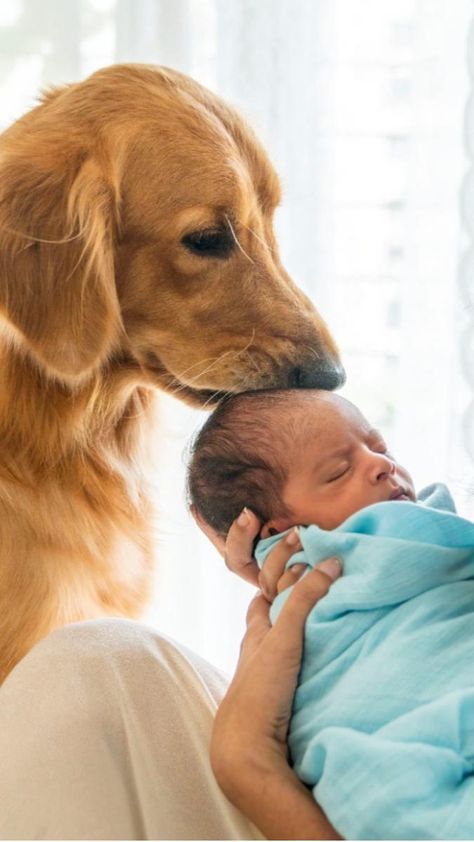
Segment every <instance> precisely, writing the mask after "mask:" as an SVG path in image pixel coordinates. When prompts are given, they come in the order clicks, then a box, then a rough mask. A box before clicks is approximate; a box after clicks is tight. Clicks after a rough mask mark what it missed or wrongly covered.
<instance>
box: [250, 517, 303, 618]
mask: <svg viewBox="0 0 474 842" xmlns="http://www.w3.org/2000/svg"><path fill="white" fill-rule="evenodd" d="M301 549H302V546H301V542H300V538H299V535H298V529H297V527H294V528H293V529H292V530H291V531H290V532H289V533H288V534H287V535H285V537H284V538H282V539H281V541H278V543H277V544H275V546H274V547H273V549H272V550H271V551H270V552H269V553H268V556H267V558H266V559H265V564H264V566H263V570H261V571H260V576H259V578H258V584H259V586H260V588H261V590H262V591H263V593H264V594H265V596H266V598H267V599H268V601H269V602H273V600H274V599H275V597H276V595H277V593H278V587H277V585H278V582H279V580H280V579H281V577H282V576H283V573H284V572H285V567H286V564H287V561H288V559H290V558H291V556H292V555H293V554H294V553H297V552H299V550H301Z"/></svg>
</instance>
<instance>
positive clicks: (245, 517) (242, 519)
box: [237, 508, 250, 526]
mask: <svg viewBox="0 0 474 842" xmlns="http://www.w3.org/2000/svg"><path fill="white" fill-rule="evenodd" d="M237 523H238V524H239V526H248V524H249V523H250V518H249V513H248V511H247V509H246V508H244V509H242V511H241V513H240V515H239V516H238V518H237Z"/></svg>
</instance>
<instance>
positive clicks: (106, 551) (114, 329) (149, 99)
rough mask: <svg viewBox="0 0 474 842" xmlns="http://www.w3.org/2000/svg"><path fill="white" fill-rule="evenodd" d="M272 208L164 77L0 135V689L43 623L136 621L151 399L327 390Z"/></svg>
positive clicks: (200, 92)
mask: <svg viewBox="0 0 474 842" xmlns="http://www.w3.org/2000/svg"><path fill="white" fill-rule="evenodd" d="M279 201H280V189H279V185H278V179H277V176H276V174H275V172H274V170H273V169H272V167H271V165H270V163H269V161H268V159H267V157H266V155H265V152H264V151H263V149H262V147H261V146H260V144H259V143H258V141H257V139H256V138H255V136H254V135H253V133H252V131H251V130H250V129H249V127H248V126H246V125H245V123H244V122H243V121H242V119H241V118H240V117H239V116H238V115H237V114H236V113H235V112H234V110H233V109H231V108H230V107H229V106H227V105H226V104H225V103H224V102H222V101H221V100H220V99H219V98H218V97H217V96H214V95H213V94H211V93H210V92H209V91H207V90H205V89H204V88H202V87H201V86H200V85H199V84H197V83H196V82H194V81H193V80H191V79H189V78H187V77H186V76H184V75H182V74H180V73H177V72H175V71H173V70H168V69H166V68H159V67H152V66H146V65H132V64H130V65H117V66H113V67H109V68H105V69H103V70H100V71H98V72H97V73H94V74H93V75H92V76H91V77H90V78H88V79H86V80H85V81H84V82H80V83H78V84H71V85H66V86H64V87H59V88H55V89H52V90H50V91H48V92H47V93H46V94H45V95H44V96H43V97H42V99H41V101H40V104H39V105H38V106H37V107H36V108H34V109H33V110H32V111H30V112H29V113H27V114H26V115H25V116H23V117H22V118H21V119H19V120H18V121H17V122H16V123H14V125H12V126H11V127H10V128H8V129H7V130H6V131H5V132H4V133H3V134H2V135H0V358H1V389H0V425H1V435H0V531H1V536H0V681H1V680H3V679H4V678H5V676H6V675H7V674H8V673H9V671H10V670H11V669H12V668H13V667H14V665H15V664H16V663H17V662H18V661H19V660H20V659H21V658H22V657H23V656H24V655H25V653H26V652H27V651H28V650H29V649H30V648H31V647H32V646H33V645H34V644H35V642H36V641H38V640H39V639H41V638H42V637H44V636H45V635H47V634H48V633H49V632H50V631H52V630H53V629H54V628H56V627H58V626H61V625H64V624H65V623H70V622H74V621H78V620H86V619H93V618H97V617H103V616H106V615H108V616H122V617H138V616H139V615H140V612H141V611H142V609H143V607H144V605H145V603H146V601H147V598H148V596H149V591H150V582H151V577H152V568H153V541H152V531H151V529H152V527H151V520H152V518H151V514H152V513H151V506H150V503H149V502H148V500H147V496H146V491H145V483H144V481H143V472H142V469H141V467H140V465H141V462H143V459H145V461H146V459H147V456H146V449H145V446H146V440H147V437H149V436H150V435H151V434H152V423H151V419H152V408H153V395H154V394H155V390H156V389H164V390H165V391H168V392H171V393H173V394H176V395H177V396H178V397H179V398H181V399H184V400H186V401H188V402H190V403H192V404H195V405H198V406H199V405H201V406H202V405H207V404H209V405H212V403H215V402H216V401H218V400H219V398H220V397H222V394H224V393H227V392H237V391H243V390H249V389H259V388H268V387H280V386H295V387H302V388H304V387H316V386H319V387H323V388H335V387H336V386H338V385H340V383H341V382H342V380H343V370H342V368H341V366H340V362H339V357H338V352H337V349H336V347H335V344H334V342H333V341H332V339H331V336H330V334H329V332H328V330H327V328H326V326H325V324H324V322H323V321H322V319H321V318H320V316H319V315H318V313H317V311H316V310H315V308H314V307H313V305H312V304H311V302H310V301H309V300H308V299H307V298H306V297H305V296H304V295H303V294H302V292H301V291H300V290H299V289H298V288H297V287H296V286H295V285H294V283H293V282H292V281H291V279H290V278H289V276H288V274H287V273H286V272H285V270H284V268H283V266H282V265H281V263H280V260H279V257H278V251H277V244H276V242H275V237H274V235H273V232H272V216H273V212H274V210H275V207H276V206H277V205H278V203H279ZM308 247H310V245H308Z"/></svg>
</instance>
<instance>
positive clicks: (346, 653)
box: [188, 390, 474, 839]
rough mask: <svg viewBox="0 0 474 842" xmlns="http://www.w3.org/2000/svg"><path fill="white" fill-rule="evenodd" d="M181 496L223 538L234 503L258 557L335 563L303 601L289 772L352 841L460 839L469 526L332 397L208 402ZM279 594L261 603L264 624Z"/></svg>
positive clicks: (469, 800) (470, 586)
mask: <svg viewBox="0 0 474 842" xmlns="http://www.w3.org/2000/svg"><path fill="white" fill-rule="evenodd" d="M188 491H189V500H190V503H191V504H192V505H193V506H194V507H195V509H196V510H197V511H198V512H199V514H200V515H201V517H202V518H203V519H204V520H205V521H207V522H208V523H209V524H210V525H211V526H213V527H214V529H215V530H216V531H217V532H219V533H220V534H222V535H226V533H227V531H228V529H229V527H230V525H231V523H232V521H233V520H234V519H235V517H236V516H237V515H238V514H239V513H240V511H241V510H242V508H243V507H244V506H248V507H249V508H251V509H252V510H253V511H254V512H255V513H256V514H257V515H258V517H259V518H260V519H261V521H262V524H263V526H262V530H261V538H262V539H263V540H260V541H259V543H258V545H257V547H256V557H257V560H258V561H259V563H260V564H263V563H264V560H265V557H266V555H267V554H268V552H269V550H270V548H271V547H272V546H273V545H274V544H275V542H276V541H277V540H279V539H280V538H281V532H282V531H285V530H287V529H289V528H290V527H292V526H294V525H295V524H296V525H299V527H300V528H299V534H300V540H301V544H302V546H303V551H302V552H299V553H297V554H295V555H294V556H293V557H292V559H291V560H290V564H294V563H301V562H303V563H305V564H307V565H309V566H314V565H316V564H318V563H319V562H320V561H322V560H323V559H325V558H328V557H329V556H337V557H338V558H339V559H340V560H341V562H342V565H343V574H344V575H343V576H342V577H341V578H340V579H338V580H337V581H336V582H335V583H334V584H333V585H332V587H331V589H330V591H329V593H328V594H327V596H326V597H324V599H322V600H320V601H319V603H318V604H317V605H316V606H315V607H314V608H313V610H312V612H311V614H310V616H309V618H308V621H307V624H306V631H305V646H304V657H303V663H302V668H301V673H300V677H299V684H298V688H297V692H296V695H295V702H294V709H293V716H292V720H291V724H290V732H289V745H290V751H291V755H292V760H293V764H294V768H295V771H296V772H297V773H298V775H299V776H300V778H301V780H302V781H303V782H304V783H305V784H307V785H308V786H310V787H311V788H312V789H313V792H314V796H315V799H316V800H317V802H318V803H319V804H320V806H321V807H322V808H323V810H324V811H325V812H326V814H327V816H328V818H329V820H330V821H331V823H332V824H333V826H334V827H335V828H336V829H337V830H338V831H339V833H340V834H341V835H342V836H343V837H345V838H350V839H421V838H423V839H446V838H451V839H472V838H473V834H474V728H473V726H472V723H473V721H474V669H473V664H474V635H473V634H472V629H473V627H474V525H473V524H471V523H469V522H468V521H465V520H463V519H462V518H460V517H458V516H457V515H456V514H455V513H454V507H453V504H452V501H451V498H450V496H449V493H448V492H447V489H445V488H444V487H442V486H430V487H429V488H428V489H426V490H425V492H424V493H422V494H420V495H419V497H418V500H417V498H416V495H415V490H414V487H413V482H412V480H411V478H410V476H409V474H408V473H407V471H406V470H405V469H404V468H402V467H401V466H400V465H398V464H397V462H396V461H395V459H394V458H393V456H392V455H391V454H390V453H389V452H387V448H386V445H385V442H384V440H383V438H382V436H381V434H380V433H379V432H378V431H377V430H374V429H373V428H372V427H371V425H370V424H369V423H368V422H367V421H366V419H365V418H364V417H363V416H362V415H361V413H360V412H359V410H358V409H357V408H356V407H354V406H353V405H352V404H351V403H349V402H348V401H347V400H345V399H344V398H342V397H340V396H338V395H335V394H332V393H329V392H321V391H291V390H285V391H275V392H273V391H268V392H254V393H248V394H243V395H238V396H234V397H232V398H230V399H229V400H227V401H225V402H224V403H222V404H220V406H219V407H218V408H217V410H216V411H215V412H214V413H213V415H211V416H210V418H209V419H208V420H207V422H206V424H205V425H204V427H203V428H202V430H201V431H200V433H199V435H198V437H197V439H196V440H195V442H194V446H193V450H192V458H191V462H190V466H189V473H188ZM288 593H289V590H287V591H284V592H283V593H281V594H279V596H278V597H277V598H276V599H275V601H274V603H273V606H272V619H275V617H276V616H277V614H278V612H279V610H280V609H281V606H282V604H283V603H284V601H285V599H286V598H287V596H288Z"/></svg>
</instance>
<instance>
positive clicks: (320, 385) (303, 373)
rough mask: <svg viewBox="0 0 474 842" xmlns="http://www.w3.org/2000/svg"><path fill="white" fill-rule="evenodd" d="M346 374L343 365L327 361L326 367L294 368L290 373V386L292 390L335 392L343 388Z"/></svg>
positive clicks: (310, 364) (301, 366)
mask: <svg viewBox="0 0 474 842" xmlns="http://www.w3.org/2000/svg"><path fill="white" fill-rule="evenodd" d="M345 380H346V373H345V371H344V368H343V367H342V365H340V364H338V363H335V362H332V361H329V360H328V361H327V362H326V363H325V365H324V366H318V367H315V365H314V361H313V363H309V364H308V365H297V366H293V367H292V368H291V369H290V370H289V373H288V386H289V387H290V388H291V389H327V390H333V389H338V388H339V387H340V386H343V385H344V383H345Z"/></svg>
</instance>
